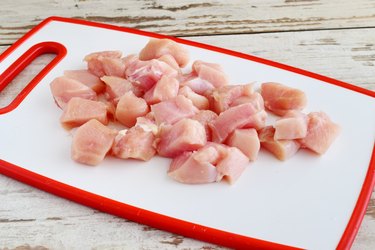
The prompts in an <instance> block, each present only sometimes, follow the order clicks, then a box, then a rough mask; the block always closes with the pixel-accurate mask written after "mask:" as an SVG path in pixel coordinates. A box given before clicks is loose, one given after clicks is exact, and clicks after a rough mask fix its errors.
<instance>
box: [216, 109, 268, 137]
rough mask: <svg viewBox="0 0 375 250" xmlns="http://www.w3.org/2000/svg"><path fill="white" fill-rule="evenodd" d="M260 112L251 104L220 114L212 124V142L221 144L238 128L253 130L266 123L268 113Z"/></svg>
mask: <svg viewBox="0 0 375 250" xmlns="http://www.w3.org/2000/svg"><path fill="white" fill-rule="evenodd" d="M263 112H264V110H262V111H260V112H258V111H257V110H256V109H255V108H254V106H253V105H252V104H251V103H244V104H241V105H238V106H235V107H231V108H229V109H227V110H226V111H224V112H222V113H220V115H219V117H218V118H217V119H216V120H215V121H213V123H212V124H210V127H211V130H212V141H214V142H218V143H221V142H223V141H225V139H226V138H227V137H228V136H229V134H230V133H232V132H233V131H234V130H235V129H238V128H251V127H255V126H260V125H263V124H264V123H265V118H266V115H267V114H266V113H265V112H264V113H263Z"/></svg>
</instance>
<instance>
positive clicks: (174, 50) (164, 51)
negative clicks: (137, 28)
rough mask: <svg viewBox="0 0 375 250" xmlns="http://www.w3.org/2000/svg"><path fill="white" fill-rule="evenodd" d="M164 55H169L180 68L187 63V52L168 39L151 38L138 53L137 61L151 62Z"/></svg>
mask: <svg viewBox="0 0 375 250" xmlns="http://www.w3.org/2000/svg"><path fill="white" fill-rule="evenodd" d="M164 55H171V56H173V58H174V59H175V60H176V62H177V63H178V65H179V66H180V67H185V66H186V65H187V64H188V62H189V52H188V50H187V49H186V48H184V47H183V46H181V45H180V44H178V43H176V42H175V41H172V40H170V39H156V38H151V39H150V41H149V42H148V43H147V44H146V46H145V47H144V48H143V49H142V50H141V52H140V53H139V59H141V60H151V59H156V58H159V57H161V56H164Z"/></svg>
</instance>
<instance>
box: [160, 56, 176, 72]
mask: <svg viewBox="0 0 375 250" xmlns="http://www.w3.org/2000/svg"><path fill="white" fill-rule="evenodd" d="M157 59H158V60H159V61H163V62H165V63H166V64H168V65H169V66H171V67H172V68H174V69H175V70H177V71H180V66H179V65H178V63H177V61H176V59H174V57H173V56H172V55H169V54H165V55H162V56H161V57H159V58H157Z"/></svg>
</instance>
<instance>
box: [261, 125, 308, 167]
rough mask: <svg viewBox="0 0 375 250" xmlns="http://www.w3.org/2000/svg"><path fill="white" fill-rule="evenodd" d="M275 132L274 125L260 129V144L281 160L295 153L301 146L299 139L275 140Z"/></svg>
mask: <svg viewBox="0 0 375 250" xmlns="http://www.w3.org/2000/svg"><path fill="white" fill-rule="evenodd" d="M274 134H275V129H274V128H273V127H272V126H267V127H265V128H263V129H261V130H260V131H259V141H260V145H261V147H262V148H264V149H266V150H267V151H269V152H271V153H272V154H273V155H274V156H275V157H276V158H277V159H279V160H281V161H285V160H287V159H289V158H290V157H292V156H293V155H295V154H296V153H297V151H298V150H299V148H300V147H301V146H300V144H299V143H298V142H297V140H275V139H274Z"/></svg>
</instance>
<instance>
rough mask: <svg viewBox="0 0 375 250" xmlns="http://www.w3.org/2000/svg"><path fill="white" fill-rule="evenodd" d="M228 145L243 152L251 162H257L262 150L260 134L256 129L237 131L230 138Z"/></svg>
mask: <svg viewBox="0 0 375 250" xmlns="http://www.w3.org/2000/svg"><path fill="white" fill-rule="evenodd" d="M226 144H227V145H229V146H231V147H236V148H238V149H239V150H241V152H242V153H244V155H246V156H247V157H248V158H249V160H250V161H255V160H256V158H257V156H258V152H259V149H260V142H259V138H258V133H257V131H256V130H255V129H254V128H248V129H236V130H235V131H234V132H233V133H232V134H231V135H230V136H229V138H228V140H227V141H226Z"/></svg>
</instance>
